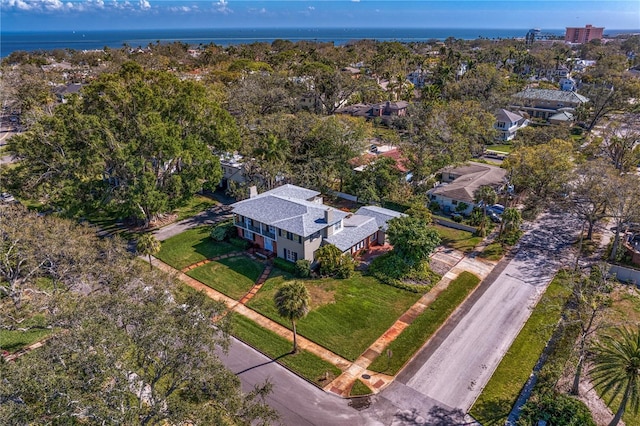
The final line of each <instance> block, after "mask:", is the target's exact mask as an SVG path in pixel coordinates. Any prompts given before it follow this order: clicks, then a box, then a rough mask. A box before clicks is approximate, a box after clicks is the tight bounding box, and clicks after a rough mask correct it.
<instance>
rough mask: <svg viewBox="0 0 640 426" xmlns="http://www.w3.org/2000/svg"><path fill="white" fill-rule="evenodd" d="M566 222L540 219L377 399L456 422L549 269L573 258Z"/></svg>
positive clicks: (557, 217) (543, 285) (527, 311)
mask: <svg viewBox="0 0 640 426" xmlns="http://www.w3.org/2000/svg"><path fill="white" fill-rule="evenodd" d="M570 222H571V221H570V219H569V218H567V217H566V215H558V214H556V215H551V214H548V215H545V216H544V217H543V218H541V219H539V220H538V221H537V222H536V225H535V226H534V227H533V228H532V229H531V230H529V231H528V232H527V233H526V234H525V236H524V237H523V238H522V240H521V243H520V249H519V250H518V252H517V255H516V256H515V257H514V258H513V259H511V260H506V261H503V262H501V265H498V267H497V268H496V270H494V272H493V273H492V274H491V275H490V276H489V277H488V278H487V279H486V280H485V281H484V282H483V284H482V285H481V288H479V289H478V291H477V292H476V294H475V295H474V297H472V298H471V299H469V300H468V301H467V303H465V304H463V306H461V307H460V309H459V310H458V311H457V312H456V313H455V314H454V316H453V317H452V318H451V320H450V321H449V322H448V323H447V325H446V326H445V327H444V328H443V329H442V330H440V332H439V333H438V335H436V336H435V338H434V339H433V340H432V341H431V342H430V343H429V344H428V345H426V346H425V347H423V348H422V350H421V351H420V352H419V354H418V355H417V356H416V357H415V358H414V359H413V360H412V361H411V362H410V363H409V364H408V365H407V367H406V368H405V369H404V370H403V371H402V372H401V373H400V374H399V375H398V377H397V378H396V380H395V382H394V383H393V384H392V385H391V386H390V387H389V388H387V389H385V390H384V391H383V392H382V393H381V395H380V396H381V397H382V398H384V399H387V400H388V401H389V402H390V403H391V404H393V405H396V406H399V407H403V408H404V409H414V410H417V411H418V412H419V413H420V414H421V415H422V416H424V417H425V418H427V419H429V418H430V417H431V416H433V415H434V414H436V413H442V412H445V413H449V415H450V416H451V417H452V422H451V423H442V424H461V422H462V420H461V416H460V414H461V413H463V412H467V411H468V409H469V408H470V407H471V405H472V404H473V402H474V401H475V399H476V398H477V396H478V395H479V394H480V392H481V391H482V389H483V387H484V386H485V385H486V383H487V382H488V381H489V379H490V378H491V375H492V374H493V372H494V370H495V369H496V367H497V366H498V364H499V362H500V360H501V359H502V357H503V356H504V354H505V353H506V351H507V350H508V348H509V346H510V345H511V343H512V342H513V340H514V339H515V337H516V336H517V334H518V332H519V331H520V329H521V327H522V325H523V324H524V323H525V322H526V320H527V319H528V317H529V315H530V314H531V309H532V308H533V306H535V304H536V303H537V301H538V300H539V298H540V296H541V294H542V293H543V291H544V290H545V288H546V286H547V284H548V283H549V281H550V280H551V278H552V277H553V275H554V274H555V272H556V271H557V270H558V269H559V268H560V266H562V265H566V264H570V263H571V258H570V256H569V255H568V254H567V253H566V250H565V249H566V248H567V247H568V246H569V245H570V244H571V243H572V242H573V241H575V235H574V234H573V233H570V232H567V229H572V223H570ZM573 229H576V228H575V227H574V228H573ZM408 395H409V396H410V397H411V399H412V400H413V401H416V403H415V404H414V405H413V406H411V405H410V404H408V403H407V401H408V397H407V396H408ZM453 419H457V420H453ZM429 424H435V423H429Z"/></svg>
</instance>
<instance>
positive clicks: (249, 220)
mask: <svg viewBox="0 0 640 426" xmlns="http://www.w3.org/2000/svg"><path fill="white" fill-rule="evenodd" d="M244 224H245V225H246V226H247V228H248V227H250V226H251V225H253V220H251V219H249V218H248V217H245V218H244Z"/></svg>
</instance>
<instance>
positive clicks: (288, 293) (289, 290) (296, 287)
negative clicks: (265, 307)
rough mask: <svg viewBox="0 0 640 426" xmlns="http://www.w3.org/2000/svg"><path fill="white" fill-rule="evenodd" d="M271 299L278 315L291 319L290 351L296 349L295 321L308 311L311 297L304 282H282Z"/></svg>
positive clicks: (295, 350) (293, 351) (294, 351)
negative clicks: (291, 344) (291, 336)
mask: <svg viewBox="0 0 640 426" xmlns="http://www.w3.org/2000/svg"><path fill="white" fill-rule="evenodd" d="M273 301H274V302H275V304H276V308H277V309H278V313H279V314H280V316H282V317H284V318H287V319H289V320H291V325H292V327H293V350H292V351H291V353H296V352H297V351H298V342H297V340H296V321H297V320H299V319H301V318H304V317H305V316H306V315H307V313H308V312H309V304H310V303H311V297H310V296H309V291H308V290H307V287H305V285H304V283H302V282H300V281H290V282H288V283H284V284H283V285H282V287H280V288H279V289H278V291H277V292H276V294H275V296H274V297H273Z"/></svg>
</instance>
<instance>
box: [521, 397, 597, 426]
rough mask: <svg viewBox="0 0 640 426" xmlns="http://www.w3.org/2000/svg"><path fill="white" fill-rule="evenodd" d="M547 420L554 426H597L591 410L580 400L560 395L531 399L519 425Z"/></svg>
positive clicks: (524, 408) (526, 405)
mask: <svg viewBox="0 0 640 426" xmlns="http://www.w3.org/2000/svg"><path fill="white" fill-rule="evenodd" d="M538 420H546V421H547V424H551V425H553V426H596V423H595V422H594V421H593V417H592V416H591V412H590V411H589V408H587V406H586V405H585V404H584V403H583V402H582V401H580V400H578V399H576V398H572V397H570V396H567V395H563V394H559V393H548V394H545V395H541V396H540V397H539V398H531V399H530V400H529V401H528V402H527V403H526V404H525V405H524V406H523V407H522V415H521V417H520V420H519V421H518V425H521V426H529V425H532V426H534V425H537V424H538Z"/></svg>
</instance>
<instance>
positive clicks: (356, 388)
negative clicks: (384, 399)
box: [349, 379, 373, 396]
mask: <svg viewBox="0 0 640 426" xmlns="http://www.w3.org/2000/svg"><path fill="white" fill-rule="evenodd" d="M372 393H373V392H371V389H369V387H368V386H367V385H365V384H364V383H362V381H361V380H360V379H358V380H356V382H355V383H354V384H353V387H352V388H351V391H350V392H349V395H350V396H363V395H371V394H372Z"/></svg>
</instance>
